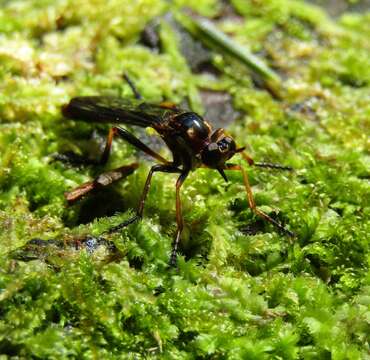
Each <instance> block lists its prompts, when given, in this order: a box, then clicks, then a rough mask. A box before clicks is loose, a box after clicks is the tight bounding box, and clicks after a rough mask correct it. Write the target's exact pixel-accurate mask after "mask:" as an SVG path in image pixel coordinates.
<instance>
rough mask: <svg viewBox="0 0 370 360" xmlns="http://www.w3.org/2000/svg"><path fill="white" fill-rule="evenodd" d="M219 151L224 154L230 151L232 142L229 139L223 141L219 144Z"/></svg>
mask: <svg viewBox="0 0 370 360" xmlns="http://www.w3.org/2000/svg"><path fill="white" fill-rule="evenodd" d="M217 145H218V148H219V150H220V151H221V152H222V153H224V152H226V151H228V150H229V147H230V141H228V138H225V139H222V140H221V141H219V142H218V143H217Z"/></svg>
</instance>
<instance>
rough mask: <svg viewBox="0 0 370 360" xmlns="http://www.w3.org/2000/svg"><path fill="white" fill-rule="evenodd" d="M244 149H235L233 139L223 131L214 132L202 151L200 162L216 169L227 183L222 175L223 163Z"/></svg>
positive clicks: (223, 174)
mask: <svg viewBox="0 0 370 360" xmlns="http://www.w3.org/2000/svg"><path fill="white" fill-rule="evenodd" d="M243 150H244V148H240V149H237V148H236V144H235V141H234V139H233V138H232V137H231V136H230V135H227V134H225V131H224V129H217V130H215V131H214V132H213V133H212V135H211V137H210V143H208V144H207V145H206V146H205V147H204V149H203V150H202V153H201V157H202V162H203V164H204V165H206V166H207V167H209V168H212V169H217V170H218V172H219V173H220V174H221V176H222V177H223V178H224V179H225V181H227V177H226V175H225V173H224V170H223V169H225V163H226V161H228V160H229V159H231V158H232V157H233V156H234V155H235V154H236V153H238V152H241V151H243Z"/></svg>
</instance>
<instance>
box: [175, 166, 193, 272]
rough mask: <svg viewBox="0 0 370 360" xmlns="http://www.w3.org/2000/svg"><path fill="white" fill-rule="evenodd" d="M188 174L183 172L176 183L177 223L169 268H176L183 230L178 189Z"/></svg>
mask: <svg viewBox="0 0 370 360" xmlns="http://www.w3.org/2000/svg"><path fill="white" fill-rule="evenodd" d="M188 174H189V172H188V171H187V172H183V173H182V174H181V175H180V176H179V178H178V179H177V182H176V222H177V231H176V238H175V241H174V242H173V245H172V251H171V257H170V266H176V260H177V249H178V246H179V242H180V238H181V232H182V229H183V228H184V219H183V217H182V209H181V199H180V189H181V186H182V184H183V183H184V181H185V179H186V178H187V176H188Z"/></svg>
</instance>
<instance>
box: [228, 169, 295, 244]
mask: <svg viewBox="0 0 370 360" xmlns="http://www.w3.org/2000/svg"><path fill="white" fill-rule="evenodd" d="M225 170H238V171H241V173H242V174H243V182H244V187H245V191H246V193H247V199H248V203H249V207H250V208H251V210H252V211H253V212H254V213H255V214H257V215H258V216H261V217H262V218H264V219H265V220H267V221H269V222H270V223H271V224H273V225H274V226H276V227H277V228H278V229H279V230H280V231H282V232H284V233H285V234H287V235H289V236H291V237H294V236H295V235H294V233H292V232H291V231H290V230H288V229H286V228H285V227H284V226H283V225H282V224H280V223H279V222H277V221H276V220H274V219H273V218H272V217H270V216H269V215H267V214H266V213H264V212H263V211H262V210H260V209H258V208H257V206H256V203H255V201H254V197H253V193H252V189H251V186H250V184H249V179H248V174H247V172H246V171H245V169H244V168H243V167H241V166H240V165H231V164H226V167H225Z"/></svg>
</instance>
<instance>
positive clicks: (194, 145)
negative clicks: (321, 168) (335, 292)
mask: <svg viewBox="0 0 370 360" xmlns="http://www.w3.org/2000/svg"><path fill="white" fill-rule="evenodd" d="M63 114H64V116H66V117H68V118H72V119H78V120H83V121H93V122H108V123H116V124H128V125H134V126H140V127H151V128H153V129H155V130H156V132H157V133H158V134H159V135H160V136H161V138H162V139H163V141H164V142H165V143H166V145H167V146H168V148H169V149H170V150H171V152H172V157H173V159H172V161H168V160H166V159H164V158H163V157H162V156H161V155H159V154H157V153H155V152H154V151H153V150H151V149H150V148H149V147H147V146H146V145H145V144H144V143H142V142H141V141H140V140H139V139H137V138H136V137H135V136H134V135H132V134H131V133H129V132H128V131H127V130H126V129H123V128H120V127H113V128H112V129H111V130H110V132H109V135H108V140H107V144H106V147H105V150H104V153H103V156H102V160H101V162H102V163H105V162H106V161H107V160H108V156H109V152H110V148H111V143H112V139H113V136H114V135H119V136H120V137H122V138H124V139H125V140H126V141H128V142H129V143H130V144H132V145H133V146H135V147H137V148H138V149H140V150H142V151H144V152H146V153H147V154H149V155H151V156H152V157H154V158H155V159H156V160H158V161H159V162H160V163H161V164H158V165H154V166H153V167H152V168H151V170H150V172H149V174H148V177H147V180H146V183H145V186H144V191H143V194H142V196H141V200H140V203H139V207H138V210H137V214H136V215H135V216H134V217H132V218H131V219H129V220H127V221H126V222H124V223H122V224H120V225H118V226H116V227H115V228H113V229H112V230H111V231H116V230H118V229H120V228H122V227H124V226H127V225H129V224H131V223H132V222H134V221H136V220H137V219H140V218H141V217H142V214H143V210H144V203H145V199H146V196H147V193H148V191H149V187H150V183H151V178H152V175H153V173H154V172H156V171H162V172H170V173H179V174H180V176H179V177H178V180H177V183H176V220H177V235H176V239H175V241H174V245H173V250H172V254H171V261H170V263H171V265H174V264H175V263H176V253H177V247H178V243H179V240H180V235H181V232H182V229H183V219H182V214H181V201H180V188H181V185H182V184H183V182H184V180H185V179H186V177H187V176H188V174H189V172H190V171H192V170H195V169H197V168H199V167H206V168H213V169H216V170H218V171H219V172H220V174H221V175H222V177H223V178H224V179H225V180H226V181H227V178H226V175H225V172H224V170H239V171H241V172H242V174H243V180H244V185H245V189H246V193H247V196H248V202H249V205H250V207H251V208H252V210H253V211H254V212H255V213H256V214H258V215H259V216H262V217H263V218H265V219H266V220H268V221H270V222H271V223H273V224H274V225H275V226H277V227H278V228H279V229H280V230H282V231H284V232H285V233H287V234H289V235H291V236H292V233H291V232H290V231H289V230H286V229H285V228H284V227H283V226H282V225H281V224H280V223H278V222H277V221H275V220H274V219H272V218H270V216H268V215H267V214H265V213H263V212H262V211H261V210H259V209H258V208H257V207H256V204H255V202H254V199H253V195H252V191H251V188H250V185H249V181H248V176H247V173H246V171H245V170H244V168H242V167H241V166H239V165H234V164H227V163H226V162H227V160H229V159H230V158H231V157H232V156H234V155H235V154H236V153H241V154H242V156H243V158H244V159H245V160H247V161H248V163H249V164H250V165H257V166H262V167H272V168H278V169H285V170H290V168H289V167H284V166H281V165H275V164H269V163H255V162H254V161H253V160H252V159H251V158H250V157H249V156H248V155H247V154H245V153H244V151H243V150H244V148H237V147H236V144H235V142H234V140H233V139H232V138H231V137H230V136H229V135H227V134H225V132H224V130H223V129H216V130H214V131H212V127H211V125H210V124H209V123H208V122H207V121H206V120H204V119H203V118H202V117H201V116H199V115H198V114H196V113H194V112H188V111H185V110H182V109H179V108H177V107H176V106H174V105H173V104H170V103H161V104H149V103H146V102H143V101H141V100H138V99H136V100H128V99H121V98H115V97H103V96H90V97H76V98H73V99H72V100H71V101H70V103H69V104H67V105H65V106H64V107H63ZM135 166H137V165H136V164H135ZM123 168H124V171H126V172H127V167H122V168H119V169H117V170H116V172H114V171H113V172H109V173H106V177H105V179H104V181H105V182H106V183H107V184H108V183H110V182H113V181H115V179H116V178H119V176H118V177H117V172H118V173H119V172H121V171H123V170H121V169H123ZM112 174H113V175H114V174H116V175H114V176H113V175H112ZM107 179H108V180H107ZM109 179H111V181H110V180H109ZM99 181H100V180H99V179H96V180H95V182H90V183H86V184H84V185H82V186H80V187H79V188H78V189H76V191H74V192H71V193H69V196H70V199H72V200H75V199H77V198H79V197H80V196H81V195H83V194H85V193H86V192H88V191H90V190H91V189H92V188H94V186H95V184H96V186H98V184H100V182H101V181H100V182H99ZM67 198H68V196H67Z"/></svg>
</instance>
